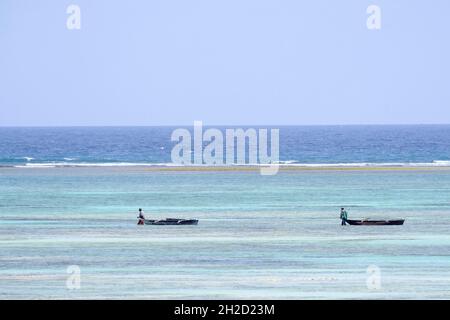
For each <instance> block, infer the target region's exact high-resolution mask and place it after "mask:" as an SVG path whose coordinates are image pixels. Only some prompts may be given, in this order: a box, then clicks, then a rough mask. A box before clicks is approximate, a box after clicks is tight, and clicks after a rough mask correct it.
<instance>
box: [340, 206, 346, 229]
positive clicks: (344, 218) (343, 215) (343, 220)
mask: <svg viewBox="0 0 450 320" xmlns="http://www.w3.org/2000/svg"><path fill="white" fill-rule="evenodd" d="M341 220H342V222H341V226H345V225H346V223H345V221H347V211H345V209H344V208H341Z"/></svg>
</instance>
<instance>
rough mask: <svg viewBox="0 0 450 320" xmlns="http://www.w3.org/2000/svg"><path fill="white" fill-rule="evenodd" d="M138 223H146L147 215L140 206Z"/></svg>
mask: <svg viewBox="0 0 450 320" xmlns="http://www.w3.org/2000/svg"><path fill="white" fill-rule="evenodd" d="M138 219H139V220H138V224H144V223H145V216H144V212H143V211H142V209H140V208H139V217H138Z"/></svg>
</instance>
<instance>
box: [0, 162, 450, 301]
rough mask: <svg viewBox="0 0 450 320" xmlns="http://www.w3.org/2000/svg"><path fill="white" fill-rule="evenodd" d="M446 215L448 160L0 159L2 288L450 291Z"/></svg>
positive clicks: (273, 293)
mask: <svg viewBox="0 0 450 320" xmlns="http://www.w3.org/2000/svg"><path fill="white" fill-rule="evenodd" d="M341 206H345V207H346V208H347V209H348V212H349V216H350V218H355V219H356V218H369V217H370V218H383V219H394V218H405V219H406V222H405V225H403V226H376V227H367V226H366V227H364V226H345V227H341V226H340V221H339V219H338V216H339V208H340V207H341ZM139 207H143V208H144V210H145V213H146V216H147V217H148V218H166V217H179V218H197V219H199V220H200V222H199V225H198V226H137V225H136V216H137V209H138V208H139ZM449 218H450V170H448V169H444V170H438V169H432V170H421V169H419V168H417V169H414V170H384V169H382V168H378V169H377V170H363V169H360V170H345V171H341V170H293V171H281V172H280V173H279V174H277V175H275V176H261V175H259V174H258V172H247V171H239V170H236V171H227V172H220V171H217V172H214V171H212V172H211V171H189V170H184V171H170V170H169V171H166V170H147V169H145V168H133V167H126V168H107V167H105V168H66V167H63V168H0V298H2V299H6V298H19V299H25V298H32V299H40V298H56V299H68V298H88V299H91V298H92V299H95V298H121V299H122V298H125V299H128V298H130V299H132V298H138V299H146V298H152V299H165V298H170V299H194V298H198V299H215V298H221V299H253V298H258V299H317V298H319V299H322V298H330V299H337V298H368V299H376V298H377V299H378V298H381V299H391V298H400V299H411V298H412V299H415V298H425V299H427V298H428V299H432V298H436V299H442V298H443V299H449V298H450V219H449ZM73 265H75V266H78V267H79V268H80V271H81V275H80V280H81V282H80V287H79V289H76V288H75V289H73V288H72V289H70V288H71V286H70V284H71V280H72V279H73V278H71V274H69V273H68V267H70V266H73ZM70 270H71V269H69V271H70ZM68 282H69V283H68ZM67 284H69V286H67Z"/></svg>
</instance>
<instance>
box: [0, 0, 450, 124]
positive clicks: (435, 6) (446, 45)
mask: <svg viewBox="0 0 450 320" xmlns="http://www.w3.org/2000/svg"><path fill="white" fill-rule="evenodd" d="M69 4H77V5H79V6H80V8H81V14H82V17H81V30H77V31H70V30H68V29H67V28H66V19H67V16H68V15H67V14H66V8H67V6H68V5H69ZM370 4H377V5H379V6H380V7H381V9H382V29H381V30H379V31H371V30H368V29H367V27H366V19H367V16H368V15H367V14H366V8H367V6H368V5H370ZM449 13H450V1H448V0H433V1H425V0H395V1H392V0H390V1H387V0H386V1H380V0H377V1H375V0H373V1H365V0H342V1H336V0H327V1H324V0H309V1H300V0H189V1H186V0H158V1H156V0H131V1H130V0H127V1H125V0H120V1H119V0H95V1H92V0H71V1H63V0H59V1H55V0H39V1H36V0H1V1H0V126H6V125H8V126H9V125H13V126H14V125H171V124H192V122H193V121H194V120H202V121H204V123H205V124H206V125H218V124H229V125H239V124H280V125H281V124H357V123H362V124H371V123H387V124H389V123H450V58H449V57H450V41H449V40H450V20H449V18H448V17H449Z"/></svg>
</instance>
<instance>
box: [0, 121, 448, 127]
mask: <svg viewBox="0 0 450 320" xmlns="http://www.w3.org/2000/svg"><path fill="white" fill-rule="evenodd" d="M193 125H194V122H192V123H190V124H162V125H154V124H149V125H129V124H122V125H121V124H112V125H101V124H95V125H0V128H148V127H186V126H188V127H189V126H190V127H192V126H193ZM448 125H450V123H386V124H385V123H349V124H205V123H203V126H204V127H239V126H241V127H351V126H448Z"/></svg>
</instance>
